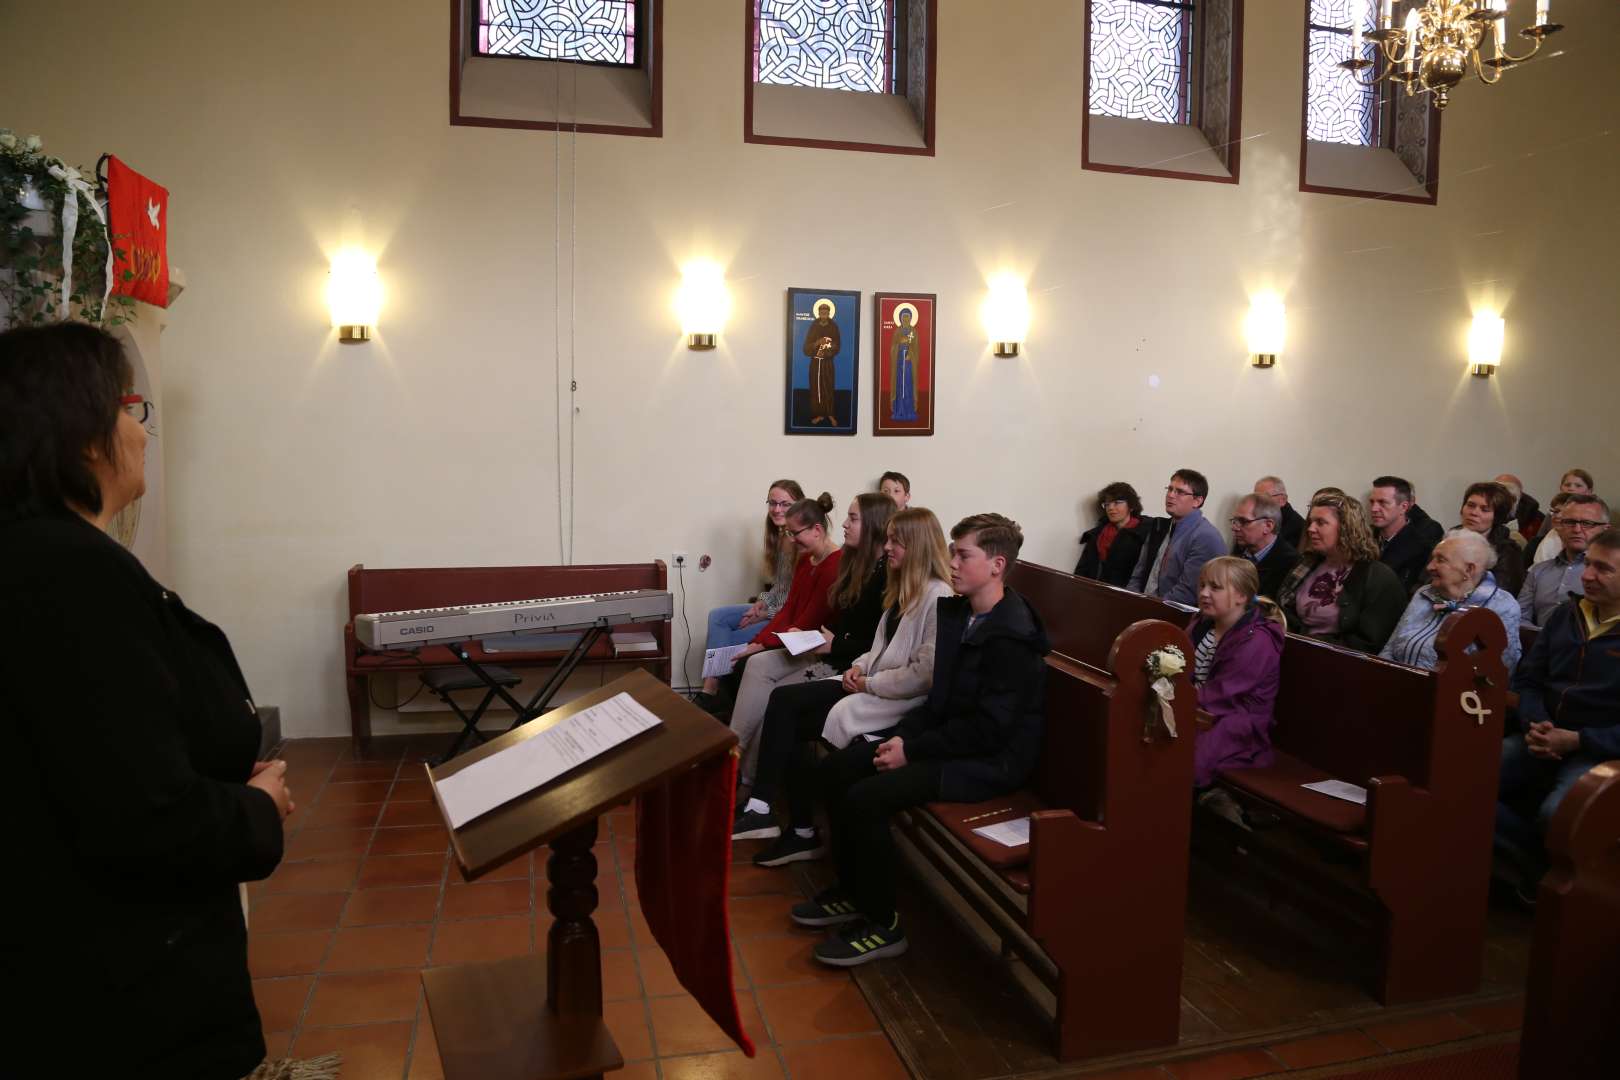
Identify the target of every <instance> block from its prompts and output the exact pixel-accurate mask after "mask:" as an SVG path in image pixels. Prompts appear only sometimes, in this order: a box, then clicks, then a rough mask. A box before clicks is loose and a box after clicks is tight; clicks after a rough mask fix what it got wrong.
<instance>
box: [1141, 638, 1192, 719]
mask: <svg viewBox="0 0 1620 1080" xmlns="http://www.w3.org/2000/svg"><path fill="white" fill-rule="evenodd" d="M1146 667H1147V673H1148V677H1149V678H1150V679H1152V680H1153V681H1152V682H1151V683H1150V684H1149V686H1150V687H1151V688H1152V690H1153V693H1154V695H1155V697H1154V698H1153V699H1150V700H1149V702H1148V705H1147V717H1146V720H1145V723H1144V724H1143V727H1142V741H1143V742H1147V741H1149V740H1150V739H1151V738H1152V737H1153V721H1154V720H1155V719H1157V720H1158V721H1159V722H1160V723H1162V724H1163V725H1164V729H1165V731H1167V732H1169V733H1170V737H1171V738H1172V739H1174V738H1177V737H1178V736H1177V734H1176V710H1175V707H1174V706H1173V705H1172V704H1171V702H1173V701H1175V699H1176V684H1175V682H1174V679H1175V677H1176V676H1177V675H1180V674H1181V673H1182V672H1183V671H1186V670H1187V654H1186V653H1184V652H1182V651H1181V650H1180V649H1179V648H1177V647H1176V646H1174V645H1166V646H1165V647H1164V648H1162V649H1157V650H1155V651H1153V652H1151V653H1149V654H1148V658H1147V664H1146ZM1155 704H1157V706H1158V708H1154V705H1155Z"/></svg>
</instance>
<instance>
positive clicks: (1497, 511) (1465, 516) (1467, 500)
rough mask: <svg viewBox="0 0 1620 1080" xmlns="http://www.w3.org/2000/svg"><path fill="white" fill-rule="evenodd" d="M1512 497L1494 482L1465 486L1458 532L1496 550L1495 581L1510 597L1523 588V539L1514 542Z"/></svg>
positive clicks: (1515, 531)
mask: <svg viewBox="0 0 1620 1080" xmlns="http://www.w3.org/2000/svg"><path fill="white" fill-rule="evenodd" d="M1513 503H1514V499H1513V493H1512V492H1511V491H1509V490H1508V489H1507V488H1506V487H1503V486H1502V485H1501V484H1498V483H1496V482H1495V481H1481V482H1480V483H1478V484H1469V485H1468V490H1467V491H1464V492H1463V501H1462V509H1461V511H1460V512H1459V514H1460V516H1461V518H1462V522H1461V524H1460V525H1459V526H1458V528H1462V529H1468V530H1470V531H1472V532H1477V533H1479V534H1480V535H1481V536H1483V537H1484V538H1485V539H1486V540H1489V541H1490V543H1491V547H1492V548H1494V549H1495V550H1496V568H1495V570H1494V571H1493V572H1494V573H1495V575H1496V580H1497V581H1498V582H1499V583H1500V584H1501V586H1502V588H1504V589H1506V590H1507V591H1508V592H1510V593H1512V594H1513V595H1515V596H1517V595H1519V589H1520V588H1521V587H1522V586H1523V585H1524V548H1523V547H1522V546H1521V544H1520V540H1522V539H1523V538H1522V537H1520V538H1519V539H1515V537H1516V536H1517V530H1515V529H1514V528H1513Z"/></svg>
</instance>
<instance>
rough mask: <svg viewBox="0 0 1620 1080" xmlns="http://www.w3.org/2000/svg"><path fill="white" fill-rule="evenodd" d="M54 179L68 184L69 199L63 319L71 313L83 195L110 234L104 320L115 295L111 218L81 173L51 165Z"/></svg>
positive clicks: (64, 226) (65, 210) (65, 203)
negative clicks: (80, 199) (108, 219)
mask: <svg viewBox="0 0 1620 1080" xmlns="http://www.w3.org/2000/svg"><path fill="white" fill-rule="evenodd" d="M46 171H47V172H49V173H50V174H51V175H52V176H54V177H56V178H57V179H58V180H60V181H62V183H64V184H66V185H67V188H68V193H67V196H66V197H65V198H64V199H63V200H62V317H63V318H66V317H67V313H68V298H69V297H71V296H72V295H73V238H74V236H75V235H76V234H77V233H78V231H79V195H81V194H82V195H83V196H84V201H85V202H87V203H89V204H90V209H91V210H93V211H95V215H96V220H97V221H100V222H101V230H102V232H104V233H107V274H106V277H107V281H106V286H105V287H104V288H103V289H102V291H101V307H100V309H99V310H100V312H101V317H102V318H103V319H105V318H106V316H107V297H108V296H110V295H112V268H113V252H112V247H113V245H112V234H111V233H110V232H109V231H108V229H107V217H106V215H105V214H103V213H102V212H101V204H100V203H98V202H96V193H95V189H94V188H92V187H91V186H90V185H89V183H87V182H86V181H85V179H84V177H83V176H81V175H79V170H78V169H75V168H74V167H73V166H71V165H64V164H62V163H61V162H58V163H56V164H55V165H52V166H50V167H49V168H48V169H47V170H46Z"/></svg>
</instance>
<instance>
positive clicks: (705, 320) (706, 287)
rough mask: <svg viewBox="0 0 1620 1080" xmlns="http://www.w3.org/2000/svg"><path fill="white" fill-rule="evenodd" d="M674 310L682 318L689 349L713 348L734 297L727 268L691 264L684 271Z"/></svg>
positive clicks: (682, 326)
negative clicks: (730, 288)
mask: <svg viewBox="0 0 1620 1080" xmlns="http://www.w3.org/2000/svg"><path fill="white" fill-rule="evenodd" d="M675 311H676V313H677V314H678V315H679V316H680V319H681V333H683V334H685V335H686V347H687V348H689V349H712V348H714V347H715V345H716V344H717V343H718V341H719V338H720V331H721V330H723V329H725V325H726V316H727V315H729V314H731V297H730V295H729V294H728V293H727V292H726V278H725V271H723V270H722V269H721V268H720V266H719V264H717V263H712V262H693V263H688V264H687V265H686V266H685V267H683V268H682V270H681V287H680V290H679V291H678V292H677V293H676V294H675Z"/></svg>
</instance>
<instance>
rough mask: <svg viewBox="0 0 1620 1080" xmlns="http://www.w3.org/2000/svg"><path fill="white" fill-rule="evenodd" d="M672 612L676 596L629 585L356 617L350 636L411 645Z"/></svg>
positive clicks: (650, 618)
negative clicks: (587, 592)
mask: <svg viewBox="0 0 1620 1080" xmlns="http://www.w3.org/2000/svg"><path fill="white" fill-rule="evenodd" d="M674 610H675V601H674V597H673V596H671V595H670V594H669V593H667V592H663V591H661V590H658V589H631V590H629V591H627V592H604V593H595V594H592V595H588V596H548V597H543V598H541V599H538V600H508V601H503V602H501V603H497V604H459V605H456V606H454V607H438V608H418V609H416V610H413V611H380V612H376V613H374V614H362V615H356V616H355V617H354V636H355V637H356V638H358V639H359V641H360V644H362V645H364V646H365V647H366V648H368V649H373V650H381V649H414V648H417V647H419V646H422V645H434V644H438V643H441V642H446V641H468V640H471V639H474V638H486V637H495V636H497V635H499V634H521V633H534V632H536V631H544V632H547V633H551V632H556V633H563V632H567V631H572V630H589V629H592V628H593V627H594V628H601V627H607V626H622V625H624V624H625V623H639V622H667V621H668V620H669V618H670V616H671V615H672V614H673V613H674Z"/></svg>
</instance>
